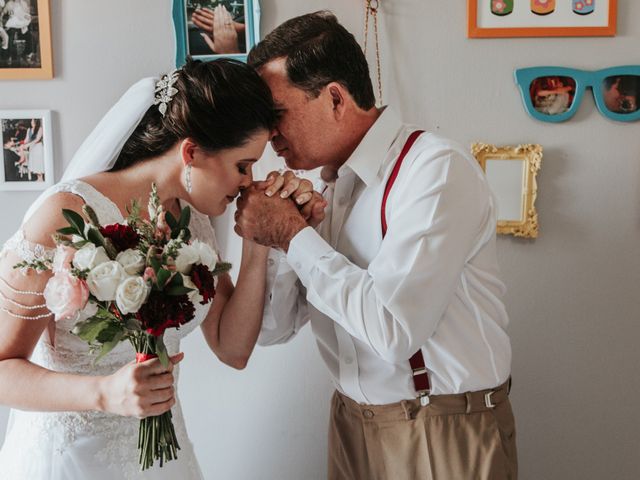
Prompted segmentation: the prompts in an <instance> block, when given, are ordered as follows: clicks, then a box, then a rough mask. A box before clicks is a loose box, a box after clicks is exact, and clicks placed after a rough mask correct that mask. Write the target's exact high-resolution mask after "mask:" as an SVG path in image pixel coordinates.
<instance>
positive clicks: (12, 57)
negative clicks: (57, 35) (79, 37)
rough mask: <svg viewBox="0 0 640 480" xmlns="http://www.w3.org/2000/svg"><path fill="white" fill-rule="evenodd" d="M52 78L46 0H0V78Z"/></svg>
mask: <svg viewBox="0 0 640 480" xmlns="http://www.w3.org/2000/svg"><path fill="white" fill-rule="evenodd" d="M46 78H53V61H52V58H51V19H50V11H49V0H0V79H9V80H22V79H46Z"/></svg>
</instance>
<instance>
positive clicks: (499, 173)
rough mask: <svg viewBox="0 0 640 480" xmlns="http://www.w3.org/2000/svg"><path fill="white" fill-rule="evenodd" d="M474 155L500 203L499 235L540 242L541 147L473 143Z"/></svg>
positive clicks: (533, 145) (472, 150)
mask: <svg viewBox="0 0 640 480" xmlns="http://www.w3.org/2000/svg"><path fill="white" fill-rule="evenodd" d="M471 152H472V153H473V156H474V157H475V158H476V160H477V161H478V163H479V164H480V166H481V167H482V170H484V172H485V174H486V176H487V180H488V181H489V185H490V187H491V190H492V191H493V193H494V195H495V198H496V200H497V203H498V223H497V233H498V234H502V235H513V236H515V237H524V238H537V237H538V233H539V224H538V212H537V210H536V206H535V202H536V198H537V196H538V183H537V175H538V172H539V171H540V167H541V165H542V146H541V145H537V144H522V145H518V146H517V147H511V146H496V145H491V144H487V143H474V144H473V145H472V146H471Z"/></svg>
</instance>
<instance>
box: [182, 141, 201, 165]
mask: <svg viewBox="0 0 640 480" xmlns="http://www.w3.org/2000/svg"><path fill="white" fill-rule="evenodd" d="M197 148H198V145H197V144H196V142H194V141H193V139H191V138H185V139H184V140H182V143H181V144H180V159H181V160H182V164H183V165H192V164H193V163H194V162H195V160H196V150H197Z"/></svg>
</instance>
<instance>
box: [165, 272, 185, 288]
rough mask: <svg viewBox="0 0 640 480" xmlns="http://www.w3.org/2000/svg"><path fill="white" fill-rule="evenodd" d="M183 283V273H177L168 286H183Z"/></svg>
mask: <svg viewBox="0 0 640 480" xmlns="http://www.w3.org/2000/svg"><path fill="white" fill-rule="evenodd" d="M183 285H184V282H183V281H182V275H179V274H176V275H174V276H173V277H171V281H170V282H169V283H168V284H167V287H182V286H183Z"/></svg>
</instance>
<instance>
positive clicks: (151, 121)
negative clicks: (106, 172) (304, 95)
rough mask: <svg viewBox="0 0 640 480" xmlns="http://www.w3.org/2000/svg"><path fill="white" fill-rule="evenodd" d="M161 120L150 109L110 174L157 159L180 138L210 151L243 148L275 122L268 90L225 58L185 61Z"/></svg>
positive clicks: (244, 68) (242, 66)
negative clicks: (189, 140) (249, 140)
mask: <svg viewBox="0 0 640 480" xmlns="http://www.w3.org/2000/svg"><path fill="white" fill-rule="evenodd" d="M174 86H175V88H176V89H177V90H178V93H176V94H175V95H174V97H173V99H172V100H171V102H170V103H169V105H168V108H167V112H166V114H165V116H164V117H163V116H162V115H161V114H160V111H159V110H158V106H157V105H152V106H151V107H150V108H149V110H147V112H146V113H145V115H144V116H143V117H142V120H141V121H140V123H139V124H138V126H137V127H136V129H135V130H134V132H133V133H132V134H131V136H130V137H129V138H128V139H127V141H126V142H125V144H124V147H123V148H122V150H121V152H120V155H119V156H118V159H117V160H116V163H115V165H114V166H113V168H112V169H111V171H116V170H122V169H124V168H127V167H129V166H130V165H133V164H134V163H137V162H139V161H141V160H144V159H147V158H152V157H155V156H158V155H162V154H163V153H164V152H166V151H168V150H169V149H170V148H171V147H173V146H174V145H175V143H176V142H177V141H178V140H180V139H183V138H187V137H188V138H192V139H193V140H195V142H196V143H197V144H198V145H199V146H200V147H201V148H203V149H205V150H207V151H209V152H216V151H217V150H221V149H225V148H234V147H239V146H242V145H244V144H245V143H246V141H247V140H248V139H249V137H251V136H252V135H253V134H254V133H256V132H257V131H259V130H263V129H264V130H271V128H273V125H274V123H275V120H276V113H275V109H274V105H273V98H272V97H271V91H270V90H269V87H268V86H267V85H266V84H265V83H264V81H263V80H262V79H261V78H260V77H259V76H258V74H257V73H256V72H255V70H253V69H252V68H251V67H248V66H247V65H246V64H244V63H242V62H238V61H235V60H230V59H219V60H214V61H212V62H206V63H204V62H200V61H198V60H191V59H188V60H187V63H186V64H185V65H184V67H182V69H181V70H180V71H179V75H178V80H177V82H176V84H175V85H174Z"/></svg>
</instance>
